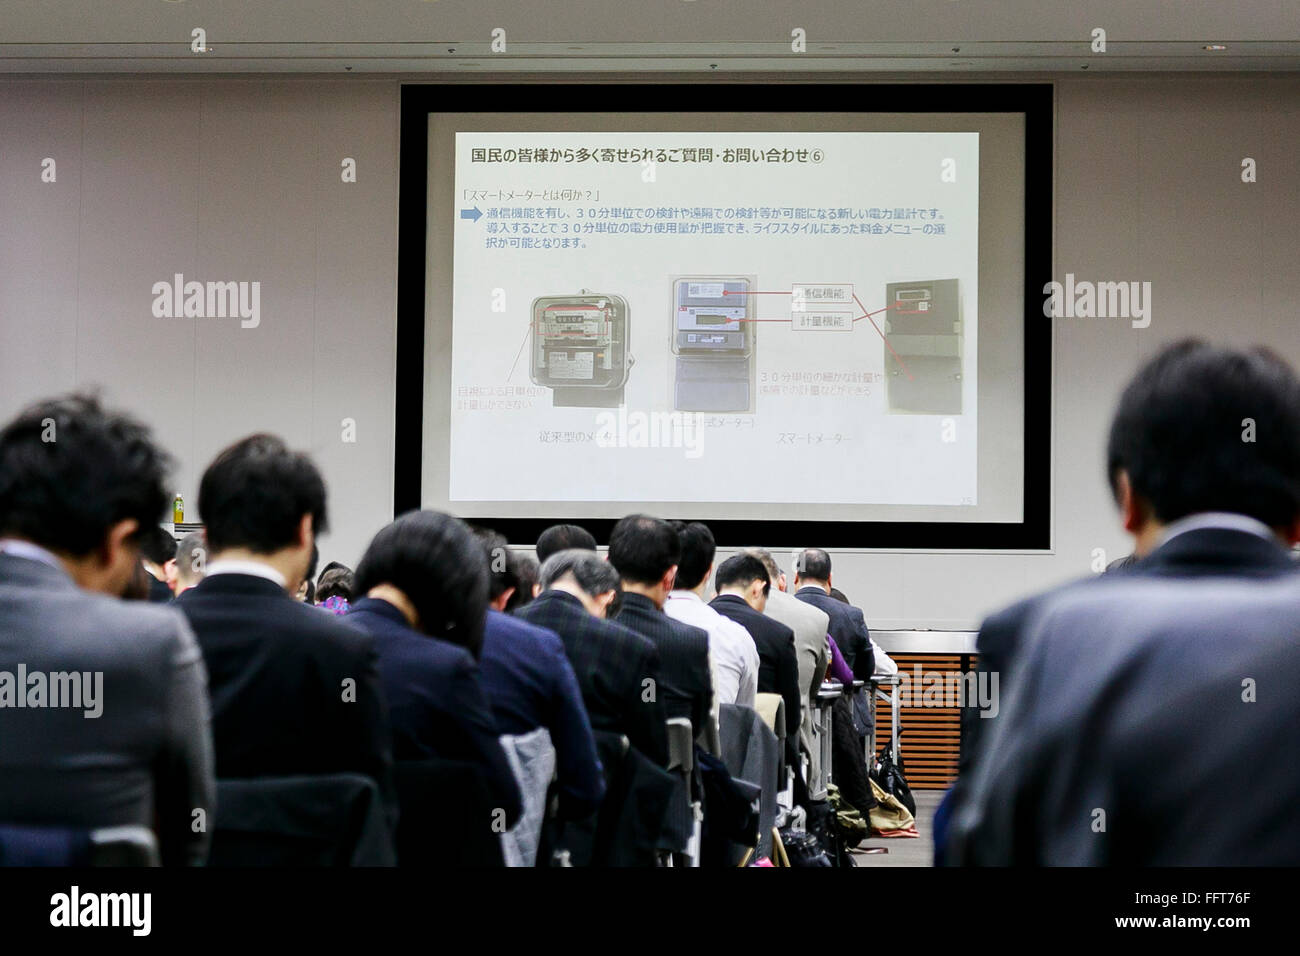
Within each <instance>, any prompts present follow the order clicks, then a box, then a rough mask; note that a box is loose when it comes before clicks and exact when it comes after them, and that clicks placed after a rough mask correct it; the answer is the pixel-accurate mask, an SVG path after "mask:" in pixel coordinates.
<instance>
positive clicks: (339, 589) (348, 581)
mask: <svg viewBox="0 0 1300 956" xmlns="http://www.w3.org/2000/svg"><path fill="white" fill-rule="evenodd" d="M355 583H356V575H354V574H353V573H352V572H351V571H349V570H348V569H347V568H344V567H337V568H330V569H329V570H328V571H322V572H321V576H320V578H319V579H318V581H317V583H316V603H317V604H319V603H321V602H322V601H327V600H329V599H330V598H332V597H341V598H343V600H345V601H351V600H352V595H353V593H354V585H355Z"/></svg>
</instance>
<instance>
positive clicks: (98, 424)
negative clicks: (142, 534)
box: [0, 394, 171, 557]
mask: <svg viewBox="0 0 1300 956" xmlns="http://www.w3.org/2000/svg"><path fill="white" fill-rule="evenodd" d="M170 470H171V459H170V457H169V456H168V455H167V453H166V452H164V451H163V450H162V449H161V448H159V447H158V446H157V445H156V444H154V441H153V436H152V434H151V433H150V431H149V429H148V428H146V427H145V426H144V425H142V424H140V423H139V422H137V421H136V420H135V419H133V418H130V417H128V416H126V415H122V414H119V413H117V412H109V411H106V410H105V409H104V408H103V407H102V406H101V405H100V403H99V400H98V398H96V397H95V396H93V395H85V394H79V395H70V396H66V397H64V398H58V399H54V400H52V401H47V402H40V403H38V404H35V405H31V406H29V407H28V408H26V409H25V410H23V411H22V412H20V413H19V414H18V416H17V417H16V418H14V419H13V420H12V421H10V422H9V424H7V425H5V427H4V428H3V429H2V430H0V537H6V536H13V537H17V538H24V539H26V540H28V541H31V542H33V543H35V544H38V545H41V546H42V547H45V548H49V549H50V550H52V551H58V552H62V553H65V554H70V555H73V556H77V557H79V556H81V555H85V554H88V553H90V552H91V551H93V550H94V549H95V548H97V547H98V546H99V545H100V544H102V543H103V541H104V538H105V536H106V535H107V534H108V531H109V529H110V528H111V527H112V526H113V525H115V524H117V523H118V522H120V521H127V520H131V519H134V520H135V521H136V522H137V523H138V524H139V525H140V528H141V530H142V531H143V530H147V529H148V528H150V527H152V526H154V525H156V524H157V523H158V522H159V521H160V520H162V517H163V513H164V512H165V511H166V509H167V504H168V502H169V501H170V500H171V499H170V497H169V495H168V494H167V490H166V489H167V475H168V472H169V471H170Z"/></svg>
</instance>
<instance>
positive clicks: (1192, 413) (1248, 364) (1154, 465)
mask: <svg viewBox="0 0 1300 956" xmlns="http://www.w3.org/2000/svg"><path fill="white" fill-rule="evenodd" d="M1106 468H1107V475H1108V477H1109V478H1110V482H1111V487H1112V489H1113V490H1115V491H1116V492H1117V493H1118V488H1119V484H1118V478H1119V473H1120V472H1121V471H1124V472H1126V473H1127V474H1128V477H1129V483H1130V486H1131V487H1132V489H1133V491H1134V493H1135V494H1137V495H1138V496H1140V497H1141V498H1142V499H1143V500H1144V501H1146V502H1147V503H1148V504H1149V505H1150V507H1151V510H1152V512H1153V516H1154V517H1155V519H1156V520H1157V521H1159V522H1160V523H1162V524H1168V523H1169V522H1172V521H1177V520H1178V519H1179V518H1184V517H1186V516H1188V515H1192V514H1197V513H1200V512H1205V511H1227V512H1233V513H1235V514H1243V515H1248V516H1249V517H1252V518H1255V519H1257V520H1259V521H1262V522H1263V523H1264V524H1266V525H1268V526H1269V527H1271V528H1280V527H1284V526H1286V525H1289V524H1291V523H1292V522H1294V521H1295V519H1296V517H1297V516H1298V515H1300V381H1297V379H1296V375H1295V372H1294V371H1293V369H1292V368H1291V366H1290V365H1288V364H1287V363H1286V362H1285V361H1283V360H1282V359H1281V358H1279V357H1278V356H1277V355H1276V354H1274V353H1273V352H1271V351H1269V350H1267V349H1263V348H1254V349H1249V350H1237V349H1227V348H1221V347H1218V346H1212V345H1209V344H1207V343H1205V342H1202V341H1198V340H1195V339H1187V340H1184V341H1180V342H1175V343H1173V344H1171V345H1169V346H1166V347H1165V348H1164V349H1162V350H1161V351H1160V352H1159V353H1157V354H1156V355H1155V356H1154V357H1153V358H1152V359H1151V360H1150V361H1149V362H1147V363H1146V364H1145V365H1143V366H1142V367H1141V368H1140V369H1139V370H1138V372H1137V374H1136V375H1135V376H1134V378H1133V380H1132V381H1131V382H1130V383H1129V384H1128V387H1126V388H1125V389H1124V392H1123V395H1122V396H1121V397H1120V401H1119V408H1118V409H1117V410H1116V412H1115V417H1114V419H1113V420H1112V422H1111V427H1110V438H1109V442H1108V445H1107V451H1106Z"/></svg>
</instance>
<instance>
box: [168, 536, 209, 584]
mask: <svg viewBox="0 0 1300 956" xmlns="http://www.w3.org/2000/svg"><path fill="white" fill-rule="evenodd" d="M207 567H208V543H207V540H206V539H205V538H204V537H203V532H202V531H191V532H190V533H189V534H187V535H186V536H185V537H183V538H181V542H180V544H178V545H176V583H175V589H176V596H177V597H180V596H181V595H182V594H184V593H185V592H186V591H188V590H189V589H190V588H192V587H194V585H196V584H198V583H199V582H200V581H202V580H203V575H204V574H205V573H206V572H207Z"/></svg>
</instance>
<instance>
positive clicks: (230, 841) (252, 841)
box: [208, 773, 396, 867]
mask: <svg viewBox="0 0 1300 956" xmlns="http://www.w3.org/2000/svg"><path fill="white" fill-rule="evenodd" d="M395 862H396V854H395V853H394V850H393V839H392V835H391V833H390V832H389V825H388V821H387V818H386V814H385V811H384V807H383V804H382V803H381V801H380V799H379V788H378V787H377V786H376V785H375V782H374V781H373V780H371V779H370V778H369V777H366V776H363V775H361V774H352V773H344V774H330V775H325V776H318V777H255V778H249V779H246V780H218V781H217V813H216V824H215V826H214V827H213V831H212V850H211V853H210V854H209V857H208V865H209V866H281V867H283V866H392V865H393V864H394V863H395Z"/></svg>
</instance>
